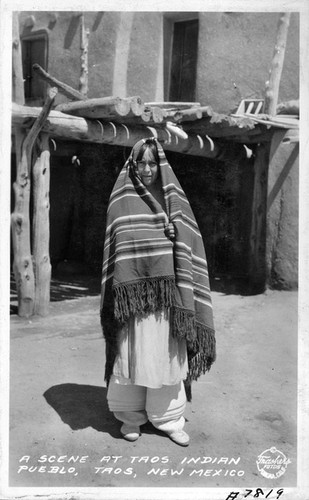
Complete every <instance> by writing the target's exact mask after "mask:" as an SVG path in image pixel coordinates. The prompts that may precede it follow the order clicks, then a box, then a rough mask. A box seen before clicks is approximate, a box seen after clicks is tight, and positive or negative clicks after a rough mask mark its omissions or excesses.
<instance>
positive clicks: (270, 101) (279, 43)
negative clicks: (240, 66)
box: [265, 12, 291, 116]
mask: <svg viewBox="0 0 309 500" xmlns="http://www.w3.org/2000/svg"><path fill="white" fill-rule="evenodd" d="M290 17H291V14H290V12H284V13H281V14H280V16H279V21H278V27H277V38H276V43H275V48H274V53H273V59H272V63H271V68H270V75H269V80H268V81H267V82H266V89H265V113H266V114H269V115H271V116H274V115H275V114H276V109H277V104H278V96H279V86H280V79H281V73H282V68H283V62H284V55H285V46H286V41H287V36H288V29H289V24H290Z"/></svg>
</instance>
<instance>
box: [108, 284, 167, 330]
mask: <svg viewBox="0 0 309 500" xmlns="http://www.w3.org/2000/svg"><path fill="white" fill-rule="evenodd" d="M175 291H176V285H175V278H174V276H163V277H160V278H144V279H142V280H138V281H134V282H130V283H121V284H117V285H114V286H113V295H114V314H115V318H116V319H117V320H118V321H119V322H120V323H121V324H123V323H125V322H126V321H127V320H128V318H129V316H130V315H135V314H141V315H143V314H145V313H146V314H147V313H149V312H155V311H158V310H162V309H166V308H169V307H172V306H173V304H174V301H175Z"/></svg>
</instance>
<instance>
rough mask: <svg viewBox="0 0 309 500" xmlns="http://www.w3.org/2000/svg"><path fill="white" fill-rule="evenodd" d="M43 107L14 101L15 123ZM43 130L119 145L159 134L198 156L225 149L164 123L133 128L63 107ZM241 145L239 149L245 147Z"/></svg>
mask: <svg viewBox="0 0 309 500" xmlns="http://www.w3.org/2000/svg"><path fill="white" fill-rule="evenodd" d="M39 113H40V108H34V107H29V106H18V105H16V104H14V103H13V104H12V121H13V124H14V125H19V126H29V123H30V122H31V121H32V120H33V118H35V117H36V116H38V114H39ZM43 131H45V132H47V133H49V134H50V136H51V137H53V138H55V139H60V140H73V141H74V140H75V141H84V142H92V143H98V144H114V145H116V146H125V147H130V146H133V145H134V144H135V143H136V142H137V141H138V140H140V139H141V138H143V137H151V136H153V135H155V136H157V138H158V140H159V141H161V142H162V143H163V146H164V148H165V149H166V150H169V151H176V152H178V153H184V154H191V155H195V156H205V157H208V158H216V157H217V156H218V155H219V154H222V153H223V149H226V150H227V154H229V153H228V150H229V147H228V146H226V148H222V147H221V146H220V147H218V146H217V145H216V144H215V145H214V147H212V145H211V143H210V142H209V141H208V140H207V139H206V138H204V139H203V138H201V139H199V138H198V137H197V136H190V135H189V137H188V139H186V140H183V139H178V138H177V137H173V136H171V134H170V132H168V131H167V130H166V129H165V128H164V126H162V128H156V129H155V128H153V127H147V126H139V127H134V128H131V127H129V126H126V125H121V124H119V123H113V122H104V123H102V122H99V121H98V120H87V119H86V118H81V117H78V116H71V115H67V114H64V113H61V112H60V111H51V112H50V114H49V116H48V118H47V119H46V121H45V123H44V126H43ZM241 147H242V146H241V145H240V146H239V150H240V149H241Z"/></svg>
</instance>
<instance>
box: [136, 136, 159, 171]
mask: <svg viewBox="0 0 309 500" xmlns="http://www.w3.org/2000/svg"><path fill="white" fill-rule="evenodd" d="M148 148H149V149H150V151H151V152H152V154H153V156H154V159H155V161H156V163H157V164H158V165H159V164H160V160H159V153H158V148H157V145H156V143H155V142H154V140H153V139H146V141H145V142H144V144H143V145H142V146H141V148H140V150H139V152H138V155H137V157H136V161H137V162H138V161H140V160H141V159H142V158H143V156H144V153H145V151H146V149H148Z"/></svg>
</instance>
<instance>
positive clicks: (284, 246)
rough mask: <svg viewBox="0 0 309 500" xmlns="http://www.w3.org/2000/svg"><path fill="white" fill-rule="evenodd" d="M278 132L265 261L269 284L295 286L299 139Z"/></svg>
mask: <svg viewBox="0 0 309 500" xmlns="http://www.w3.org/2000/svg"><path fill="white" fill-rule="evenodd" d="M288 139H289V131H279V132H277V133H276V134H275V136H274V139H273V143H272V146H271V151H270V163H269V172H268V213H267V245H266V262H267V268H268V269H267V270H268V280H269V284H270V285H271V286H273V287H275V288H283V289H293V288H297V283H298V199H299V193H298V182H299V181H298V175H299V168H298V163H299V156H298V151H299V146H298V143H289V142H285V141H288Z"/></svg>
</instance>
